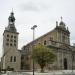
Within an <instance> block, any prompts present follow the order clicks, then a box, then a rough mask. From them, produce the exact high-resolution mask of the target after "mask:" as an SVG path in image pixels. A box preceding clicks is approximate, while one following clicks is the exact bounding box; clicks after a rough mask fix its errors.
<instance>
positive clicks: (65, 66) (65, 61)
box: [64, 58, 67, 70]
mask: <svg viewBox="0 0 75 75" xmlns="http://www.w3.org/2000/svg"><path fill="white" fill-rule="evenodd" d="M64 69H65V70H67V59H66V58H64Z"/></svg>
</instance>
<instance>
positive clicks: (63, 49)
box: [21, 18, 75, 70]
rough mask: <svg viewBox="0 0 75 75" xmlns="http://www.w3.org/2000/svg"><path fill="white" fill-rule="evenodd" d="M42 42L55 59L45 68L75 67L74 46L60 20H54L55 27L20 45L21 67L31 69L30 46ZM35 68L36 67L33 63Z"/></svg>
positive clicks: (68, 32)
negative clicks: (51, 51) (49, 49)
mask: <svg viewBox="0 0 75 75" xmlns="http://www.w3.org/2000/svg"><path fill="white" fill-rule="evenodd" d="M33 44H34V45H35V46H36V45H38V44H42V45H44V46H47V47H49V48H51V49H52V50H53V53H54V54H55V55H56V57H57V60H56V61H55V62H54V63H49V64H47V66H46V68H47V69H60V70H61V69H69V70H70V69H75V47H74V46H71V45H70V31H69V29H68V27H67V28H66V24H65V23H64V22H63V21H62V18H61V21H60V22H59V23H58V22H56V27H55V28H54V29H53V30H52V31H50V32H48V33H46V34H44V35H43V36H41V37H39V38H37V39H35V40H34V41H32V42H30V43H28V44H27V45H24V46H23V47H22V53H21V54H22V60H21V63H22V64H21V69H29V70H32V60H31V54H32V46H33ZM35 69H36V70H37V69H38V66H36V63H35Z"/></svg>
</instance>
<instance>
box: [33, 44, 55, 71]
mask: <svg viewBox="0 0 75 75" xmlns="http://www.w3.org/2000/svg"><path fill="white" fill-rule="evenodd" d="M33 59H34V60H35V61H36V62H37V63H38V64H39V66H40V68H41V72H44V67H45V66H46V64H47V63H52V62H53V61H54V60H55V54H53V52H52V50H51V49H50V48H47V47H46V46H43V45H37V46H36V47H34V48H33Z"/></svg>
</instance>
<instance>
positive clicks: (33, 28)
mask: <svg viewBox="0 0 75 75" xmlns="http://www.w3.org/2000/svg"><path fill="white" fill-rule="evenodd" d="M36 27H37V25H34V26H33V27H31V29H32V30H33V47H34V39H35V28H36ZM33 75H34V58H33Z"/></svg>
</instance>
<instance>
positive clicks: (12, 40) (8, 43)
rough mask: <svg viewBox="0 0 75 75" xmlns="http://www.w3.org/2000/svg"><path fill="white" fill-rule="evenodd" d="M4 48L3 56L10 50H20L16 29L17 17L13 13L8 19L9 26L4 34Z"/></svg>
mask: <svg viewBox="0 0 75 75" xmlns="http://www.w3.org/2000/svg"><path fill="white" fill-rule="evenodd" d="M3 48H4V52H3V54H5V53H6V52H7V51H8V49H10V48H15V49H17V48H18V32H17V30H16V27H15V17H14V13H13V12H11V14H10V16H9V18H8V26H7V27H6V28H5V30H4V33H3Z"/></svg>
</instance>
